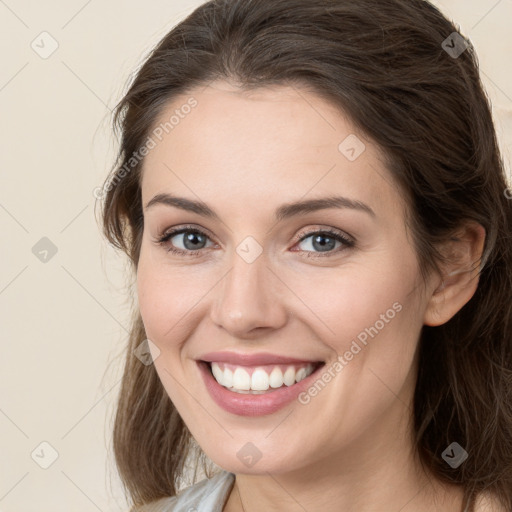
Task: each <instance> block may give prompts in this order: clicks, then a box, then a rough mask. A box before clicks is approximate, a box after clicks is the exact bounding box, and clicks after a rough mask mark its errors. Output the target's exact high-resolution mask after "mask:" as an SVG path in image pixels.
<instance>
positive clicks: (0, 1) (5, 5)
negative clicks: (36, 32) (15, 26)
mask: <svg viewBox="0 0 512 512" xmlns="http://www.w3.org/2000/svg"><path fill="white" fill-rule="evenodd" d="M0 3H1V4H3V6H4V7H5V8H6V9H8V10H9V11H11V14H12V15H13V16H15V17H16V18H18V21H19V22H20V23H22V24H23V25H25V27H27V28H30V27H29V26H28V25H27V24H26V23H25V22H24V21H23V20H22V19H21V18H20V17H19V16H18V15H17V14H16V13H15V12H14V11H13V10H12V9H11V8H10V7H9V6H8V5H7V4H6V3H5V2H4V0H0Z"/></svg>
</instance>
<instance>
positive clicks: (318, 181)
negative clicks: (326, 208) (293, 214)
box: [267, 164, 336, 235]
mask: <svg viewBox="0 0 512 512" xmlns="http://www.w3.org/2000/svg"><path fill="white" fill-rule="evenodd" d="M335 167H336V164H334V165H333V166H332V167H331V168H330V169H329V170H328V171H327V172H326V173H325V174H324V175H323V176H322V177H321V178H319V179H318V180H317V182H316V183H314V184H313V185H312V186H311V187H310V188H309V190H308V191H307V192H306V193H305V194H303V195H302V196H301V197H300V198H299V199H304V198H305V197H306V196H307V195H308V194H309V193H310V192H311V191H312V190H313V189H314V188H315V187H316V186H317V185H318V184H319V183H320V182H321V181H322V180H323V179H324V178H325V177H326V176H327V175H328V174H329V173H330V172H331V171H332V170H333V169H334V168H335ZM278 222H279V221H278ZM278 222H274V224H272V226H271V227H270V228H269V229H268V231H267V235H268V233H270V232H271V231H272V229H274V226H275V225H276V224H278Z"/></svg>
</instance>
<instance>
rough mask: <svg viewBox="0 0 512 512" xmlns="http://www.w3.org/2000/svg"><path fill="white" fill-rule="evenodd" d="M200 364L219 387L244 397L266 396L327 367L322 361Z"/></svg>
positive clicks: (218, 362) (205, 362) (207, 362)
mask: <svg viewBox="0 0 512 512" xmlns="http://www.w3.org/2000/svg"><path fill="white" fill-rule="evenodd" d="M201 363H203V364H205V365H206V366H207V367H208V370H209V372H210V374H211V375H212V376H213V378H214V379H215V380H216V381H217V383H218V384H220V385H221V386H223V387H224V388H226V389H227V390H229V391H233V392H234V393H242V394H264V393H271V392H273V391H277V390H279V389H282V388H287V387H291V386H293V385H294V384H297V383H298V382H300V381H301V380H303V379H305V378H306V377H309V376H310V375H311V374H312V373H314V372H316V371H317V370H318V369H319V368H320V367H322V366H324V364H325V363H324V362H323V361H318V362H316V363H313V362H311V363H297V364H292V363H289V364H267V365H258V366H242V365H236V364H230V363H224V362H220V361H215V362H210V361H201Z"/></svg>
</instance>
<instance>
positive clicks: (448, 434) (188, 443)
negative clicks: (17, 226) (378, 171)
mask: <svg viewBox="0 0 512 512" xmlns="http://www.w3.org/2000/svg"><path fill="white" fill-rule="evenodd" d="M453 32H459V33H460V31H459V29H458V28H457V27H456V26H455V25H454V24H453V23H452V22H450V21H449V20H447V19H446V18H445V17H444V16H443V15H442V14H441V13H440V12H439V10H437V9H436V8H435V7H434V6H432V5H431V4H430V3H429V2H427V1H423V0H315V1H314V2H312V1H311V0H212V1H209V2H206V3H204V4H203V5H201V6H200V7H199V8H197V9H196V10H195V11H194V12H193V13H192V14H190V15H189V16H188V17H187V18H186V19H184V20H183V21H182V22H180V23H179V24H178V25H177V26H175V27H174V28H173V29H172V30H171V31H170V32H169V33H168V34H167V35H166V36H165V37H164V38H163V39H162V40H161V41H160V42H159V43H158V44H157V46H156V47H155V48H154V49H153V50H152V52H151V53H150V55H149V57H148V58H147V59H146V61H145V62H144V64H143V65H142V66H141V68H140V69H139V70H138V72H137V73H136V74H135V76H134V77H133V79H132V80H131V84H130V85H129V89H128V91H127V93H126V94H125V96H124V97H123V98H122V100H121V101H120V102H119V104H118V105H117V107H116V110H115V113H114V121H113V126H114V130H115V132H116V133H117V134H118V135H120V138H121V141H120V149H119V153H118V156H117V159H116V162H115V164H114V167H113V169H112V171H111V173H110V175H109V176H108V177H107V179H106V181H105V183H104V186H103V192H104V202H103V204H102V212H101V213H102V222H103V231H104V234H105V235H106V237H107V239H108V240H109V242H110V243H111V244H113V245H114V246H115V247H117V248H118V249H121V250H122V251H123V252H125V253H126V255H127V256H128V257H129V261H130V262H131V264H132V267H131V270H133V272H134V273H135V272H136V270H137V264H138V258H139V251H140V244H141V236H142V230H143V212H142V204H141V188H140V171H141V164H142V161H143V160H140V161H138V163H137V162H136V163H135V164H134V163H133V162H134V161H133V160H132V161H131V163H130V166H128V167H127V164H128V162H130V159H131V158H133V155H135V154H137V155H138V154H140V153H138V151H139V150H140V148H141V147H142V146H143V145H144V143H145V140H146V139H147V137H148V136H149V134H150V132H151V129H152V128H153V127H154V125H155V122H156V119H157V118H158V117H159V116H160V115H161V113H162V110H163V109H164V108H165V107H166V105H167V104H168V103H169V101H172V99H173V98H174V97H176V96H177V95H180V94H184V93H187V92H189V91H190V90H192V89H193V88H195V87H197V86H203V85H204V86H206V85H207V84H208V83H210V82H211V81H213V80H217V79H223V80H228V81H230V83H233V84H236V85H237V86H238V87H239V88H240V89H243V90H251V89H256V88H258V87H263V86H274V85H293V84H297V85H303V86H304V85H305V86H307V87H308V88H309V89H310V90H312V91H314V92H316V93H317V94H319V95H320V96H321V97H323V98H325V99H326V100H328V101H330V102H332V104H334V105H337V106H339V107H340V108H341V109H342V111H343V112H344V113H346V114H347V115H348V116H349V118H350V119H351V121H352V122H353V123H354V125H355V127H356V128H357V129H359V130H360V131H361V133H362V134H363V135H365V136H367V137H368V138H369V139H371V140H373V141H374V142H375V143H376V144H378V145H379V146H380V148H381V149H382V150H383V152H384V154H385V155H386V159H387V164H388V168H389V171H390V172H391V173H392V175H393V176H394V177H395V178H396V181H397V183H398V185H399V187H400V190H401V192H402V193H403V194H404V196H405V197H407V200H408V206H409V212H408V214H407V215H408V218H407V222H408V225H409V226H410V227H411V230H412V233H413V242H414V247H415V249H416V252H417V256H418V261H419V264H420V268H421V274H422V276H423V278H425V277H426V276H427V275H428V274H429V272H432V271H436V272H440V269H441V267H440V264H441V263H442V262H443V254H442V253H441V251H440V250H439V244H440V243H442V242H443V241H446V240H448V239H450V237H451V236H452V235H453V234H454V233H455V232H456V230H457V228H458V227H460V226H461V225H463V224H464V222H465V221H467V220H472V221H476V222H478V223H480V224H481V225H482V226H483V227H484V228H485V230H486V241H485V247H484V258H483V263H484V264H483V266H482V267H483V268H481V269H480V274H479V284H478V288H477V290H476V292H475V294H474V295H473V297H472V298H471V300H470V301H469V302H468V303H467V304H466V305H465V306H464V307H463V308H462V309H461V310H460V311H459V312H458V313H457V314H456V315H455V316H454V317H452V318H451V319H450V320H449V321H448V322H447V323H445V324H443V325H441V326H438V327H430V326H424V327H423V330H422V334H421V337H420V341H419V343H420V346H419V351H420V357H419V369H418V379H417V384H416V389H415V396H414V409H413V415H414V422H413V423H414V439H415V444H416V449H417V452H418V454H419V457H420V460H421V462H422V464H423V465H424V467H426V468H428V469H429V470H430V471H431V472H433V474H434V475H435V476H437V478H438V479H440V480H441V481H443V482H447V483H452V484H459V485H461V486H462V487H463V489H464V493H465V499H467V500H471V501H473V500H474V499H475V497H476V495H477V494H478V493H480V492H481V491H490V492H492V493H493V494H494V495H495V496H497V497H498V499H499V501H500V502H501V503H503V505H504V506H505V508H506V509H507V510H512V350H511V348H512V240H511V238H512V237H511V234H512V201H511V200H509V199H507V196H508V195H509V193H506V190H507V182H506V176H505V171H504V165H503V161H502V157H501V156H500V151H499V148H498V144H497V139H496V133H495V127H494V125H493V120H492V116H491V108H490V102H489V100H488V98H487V96H486V93H485V91H484V88H483V86H482V83H481V81H480V76H479V69H478V60H477V56H476V54H475V51H474V48H473V47H472V45H471V43H470V42H469V41H468V40H467V39H466V38H464V40H465V41H466V44H467V46H468V47H467V49H466V50H465V51H463V52H462V54H460V55H459V56H455V55H451V54H450V53H449V52H448V51H445V48H446V46H445V47H444V48H443V41H445V40H447V38H448V37H449V36H451V35H452V34H453ZM448 41H449V45H448V46H449V47H454V48H457V46H456V45H455V42H454V41H456V40H455V39H453V36H452V39H448ZM458 41H459V43H457V44H458V45H459V46H458V47H459V48H460V41H463V40H462V39H459V40H458ZM508 192H510V191H508ZM145 338H146V334H145V332H144V327H143V324H142V320H141V317H140V313H139V312H138V311H134V318H133V324H132V327H131V332H130V337H129V345H128V348H127V351H126V360H125V367H124V374H123V378H122V386H121V390H120V396H119V400H118V404H117V409H116V415H115V421H114V432H113V449H114V455H115V460H116V464H117V468H118V470H119V473H120V476H121V479H122V482H123V485H124V486H125V490H126V491H127V493H128V495H129V497H130V499H131V501H132V502H133V504H134V505H135V506H139V505H142V504H145V503H149V502H151V501H153V500H156V499H159V498H162V497H165V496H173V495H175V494H176V492H177V490H178V489H179V482H180V479H181V478H182V476H183V473H184V468H185V461H186V460H187V457H188V456H189V455H190V453H191V448H192V447H193V440H192V439H191V435H190V432H189V430H188V429H187V427H186V425H185V424H184V423H183V421H182V419H181V417H180V415H179V414H178V412H177V410H176V408H175V407H174V405H173V403H172V402H171V400H170V399H169V397H168V395H167V393H166V392H165V390H164V388H163V386H162V384H161V382H160V380H159V377H158V375H157V373H156V371H155V369H154V366H153V365H148V366H146V365H144V364H141V363H140V361H139V359H137V357H135V355H134V349H135V348H136V347H137V346H138V345H139V344H140V343H141V341H142V340H144V339H145ZM454 440H457V442H458V443H459V444H460V445H462V446H463V447H465V448H466V450H467V451H468V452H469V458H468V459H467V460H466V461H465V462H464V463H463V464H462V465H460V466H459V467H458V468H457V469H453V468H451V467H450V466H449V465H448V464H447V463H446V462H445V461H444V460H443V459H442V457H441V454H442V452H443V451H444V450H445V448H446V447H447V446H448V445H449V444H450V443H451V442H452V441H454ZM195 460H196V461H197V462H196V465H195V469H196V470H197V468H198V467H200V465H201V464H204V463H205V461H206V459H205V457H204V454H203V453H202V452H200V453H199V457H198V458H196V459H195ZM200 461H202V463H201V462H200ZM198 465H199V466H198ZM205 469H206V472H207V474H208V468H205ZM194 475H195V473H194ZM194 478H195V476H194Z"/></svg>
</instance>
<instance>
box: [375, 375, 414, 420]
mask: <svg viewBox="0 0 512 512" xmlns="http://www.w3.org/2000/svg"><path fill="white" fill-rule="evenodd" d="M368 370H370V371H371V372H372V373H373V375H375V377H377V379H379V380H380V381H381V383H382V384H383V385H384V386H386V387H387V388H388V389H389V391H390V392H391V393H393V395H395V397H396V398H398V400H400V402H402V403H403V404H404V405H405V407H407V409H409V410H411V408H410V406H409V404H406V403H405V402H404V401H403V400H402V399H401V398H400V397H399V396H398V395H397V394H396V393H395V392H394V391H393V390H392V389H391V388H390V387H389V386H388V385H387V384H386V383H385V382H384V381H383V380H382V379H381V378H380V377H379V376H378V375H377V374H376V373H375V372H374V371H373V370H372V369H371V368H368Z"/></svg>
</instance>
